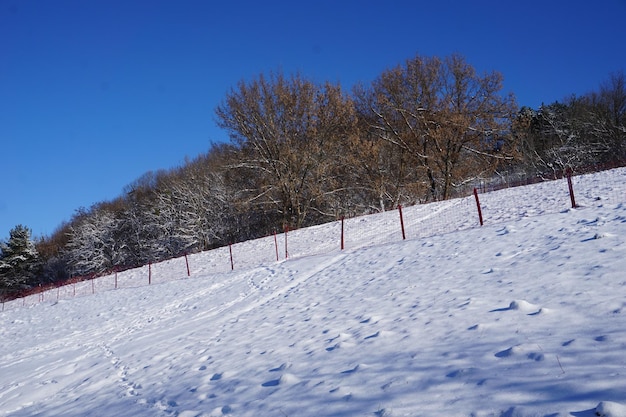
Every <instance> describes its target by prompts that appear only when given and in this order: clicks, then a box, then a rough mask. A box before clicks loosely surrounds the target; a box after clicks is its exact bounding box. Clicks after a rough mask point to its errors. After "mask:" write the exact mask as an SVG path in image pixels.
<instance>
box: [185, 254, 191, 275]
mask: <svg viewBox="0 0 626 417" xmlns="http://www.w3.org/2000/svg"><path fill="white" fill-rule="evenodd" d="M185 265H187V276H188V277H189V276H191V272H190V271H189V259H187V254H186V253H185Z"/></svg>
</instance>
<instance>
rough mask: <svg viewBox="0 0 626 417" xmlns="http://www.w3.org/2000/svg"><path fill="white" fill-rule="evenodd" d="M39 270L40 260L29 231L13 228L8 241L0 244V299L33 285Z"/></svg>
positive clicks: (23, 228)
mask: <svg viewBox="0 0 626 417" xmlns="http://www.w3.org/2000/svg"><path fill="white" fill-rule="evenodd" d="M39 268H40V259H39V254H38V252H37V249H36V248H35V243H34V242H33V241H32V240H31V230H30V229H28V228H27V227H25V226H23V225H18V226H15V227H14V228H13V229H12V230H11V232H10V237H9V240H8V241H7V242H6V243H5V242H0V297H3V298H4V297H7V296H10V295H11V293H15V292H16V291H19V290H20V289H24V288H26V287H27V286H28V285H32V284H34V281H35V278H36V276H37V272H38V271H39Z"/></svg>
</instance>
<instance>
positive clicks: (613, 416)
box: [596, 401, 626, 417]
mask: <svg viewBox="0 0 626 417" xmlns="http://www.w3.org/2000/svg"><path fill="white" fill-rule="evenodd" d="M596 415H597V416H599V417H626V405H623V404H620V403H615V402H611V401H602V402H601V403H600V404H598V406H597V407H596Z"/></svg>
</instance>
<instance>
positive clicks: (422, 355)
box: [0, 170, 626, 417]
mask: <svg viewBox="0 0 626 417" xmlns="http://www.w3.org/2000/svg"><path fill="white" fill-rule="evenodd" d="M611 172H612V173H613V174H612V175H614V176H618V178H623V176H624V170H614V171H611ZM603 175H607V174H603ZM594 177H595V176H589V178H586V179H585V181H587V183H588V185H587V186H586V187H588V189H587V188H585V189H584V190H582V189H581V191H580V195H581V197H580V202H579V204H581V205H582V206H583V208H579V209H571V208H568V202H569V197H568V196H567V190H566V189H565V191H564V192H565V198H566V200H565V201H562V199H560V198H558V199H556V198H555V200H552V199H551V198H550V199H548V198H546V197H545V196H546V193H547V191H550V190H549V187H550V186H555V185H556V184H552V183H547V184H537V185H534V186H530V187H524V188H523V189H519V192H522V191H523V193H522V194H520V195H518V196H515V192H517V191H518V189H511V190H502V191H499V192H496V193H492V194H484V195H481V196H480V197H481V203H483V204H484V211H485V212H490V215H489V216H490V217H487V216H486V218H487V219H492V220H491V224H490V222H488V221H486V225H485V226H484V227H482V228H475V227H474V226H473V225H471V223H472V222H475V221H477V219H476V218H475V217H474V216H475V212H473V213H472V217H470V216H469V214H468V215H467V216H465V217H463V216H461V217H459V218H458V219H457V220H456V221H457V223H456V227H457V228H458V227H466V228H467V230H463V231H458V232H453V231H450V230H446V229H445V227H450V226H446V225H445V224H444V223H443V222H439V224H440V225H441V226H437V227H441V228H442V232H441V233H442V234H435V235H431V236H429V237H416V236H415V235H409V236H408V237H409V239H408V240H406V241H400V240H399V239H398V235H399V234H400V231H399V229H394V228H393V225H396V226H398V227H399V225H398V223H397V222H398V220H397V216H398V213H397V212H390V213H386V214H384V215H380V216H368V217H367V218H365V219H363V218H357V219H350V220H351V222H352V223H351V224H350V227H353V231H354V230H356V228H357V227H358V226H355V224H356V225H362V224H363V223H370V224H369V225H368V226H370V225H372V223H374V222H377V221H379V222H381V223H384V222H389V229H388V230H389V234H388V235H385V234H384V233H378V234H371V232H370V230H371V229H372V228H371V227H362V228H361V229H360V230H361V231H362V234H361V235H358V236H361V237H360V238H354V239H353V240H352V241H351V243H348V242H349V241H348V240H347V241H346V247H347V250H345V251H343V252H341V251H339V250H338V239H336V238H335V236H337V234H336V232H337V223H333V224H330V225H324V226H318V227H316V228H312V229H309V230H301V231H295V232H293V233H291V232H290V239H293V242H294V243H293V246H292V244H291V240H290V241H289V245H290V249H289V254H290V259H288V260H286V261H285V260H283V259H282V257H281V261H280V262H276V261H275V247H274V240H273V239H274V238H273V237H270V238H267V239H266V240H259V241H256V242H248V243H247V245H249V246H247V247H244V246H242V248H244V249H242V253H246V254H249V255H250V258H254V256H259V258H260V257H261V256H268V255H267V252H269V257H270V260H269V261H267V260H266V261H263V262H261V263H255V262H253V260H249V261H248V262H249V264H245V263H244V262H243V261H240V262H241V263H240V264H239V265H237V264H236V266H235V268H236V269H235V271H233V272H231V271H230V263H229V261H227V262H226V265H225V266H224V265H223V262H222V254H219V253H217V252H215V253H211V252H206V253H203V254H198V255H194V256H192V257H190V266H191V267H192V274H191V277H190V278H187V277H186V271H185V266H184V260H182V263H181V260H172V261H169V262H167V263H162V264H157V265H152V268H153V274H154V275H153V276H154V279H153V284H154V285H151V286H147V285H145V284H143V286H140V287H136V288H130V286H131V285H134V283H135V282H143V281H144V278H145V279H146V280H147V275H146V270H145V269H143V268H141V269H138V270H134V271H128V272H127V273H125V274H126V275H125V276H123V277H122V276H121V275H122V274H120V277H118V278H119V279H120V282H122V280H126V281H124V282H125V285H127V287H124V286H122V288H120V289H118V290H115V291H112V290H111V291H110V290H107V291H104V289H105V286H104V284H103V285H102V287H101V288H102V291H97V290H96V293H95V294H94V295H90V294H89V291H90V290H91V287H88V288H87V291H86V293H85V296H82V297H76V298H68V299H60V301H58V302H57V301H56V300H53V299H52V297H47V296H46V298H45V300H47V301H44V302H43V303H39V304H36V305H29V306H27V307H26V308H22V307H19V306H16V307H12V308H9V309H7V310H5V311H4V312H2V313H1V314H0V334H2V335H3V337H2V338H0V415H10V416H18V417H21V416H57V415H65V416H79V415H116V416H183V417H198V416H202V417H209V416H276V415H278V416H282V415H286V416H305V417H306V416H311V417H313V416H336V417H339V416H341V417H344V416H345V417H347V416H477V417H479V416H480V417H488V416H489V417H490V416H494V417H531V416H546V417H547V416H552V417H555V416H577V417H591V416H595V415H605V416H608V417H616V416H622V417H623V416H626V411H625V410H626V407H625V405H626V377H625V376H626V355H625V352H626V330H625V328H626V327H625V325H626V316H625V314H626V275H624V270H626V205H625V204H621V203H618V202H609V200H608V197H606V196H612V195H618V194H619V193H620V192H622V193H623V189H617V190H616V189H613V190H608V189H606V190H604V189H602V188H601V183H606V182H603V181H602V180H601V179H597V180H594V179H593V178H594ZM580 181H581V183H582V179H581V180H580ZM550 184H552V185H550ZM611 184H614V185H615V184H618V185H619V184H621V181H619V180H617V181H616V180H615V179H613V180H612V182H611ZM561 185H562V184H561ZM546 187H548V189H547V188H546ZM582 187H583V185H582V184H579V188H582ZM546 190H547V191H546ZM547 194H549V195H553V193H547ZM598 196H601V198H600V199H598ZM602 196H605V197H602ZM557 201H558V203H557ZM520 202H527V203H526V205H521V204H520ZM472 204H475V203H474V201H473V197H472V199H468V200H459V201H452V202H445V203H442V204H441V205H437V206H436V208H435V209H434V210H432V211H424V210H425V208H424V207H419V208H418V209H415V211H413V212H412V211H411V210H410V209H406V210H405V224H406V225H407V231H408V230H417V229H418V228H413V229H410V227H412V225H417V224H421V225H424V224H426V222H427V221H428V219H429V218H434V217H428V216H429V214H431V213H433V212H435V211H437V212H438V213H439V216H442V215H443V214H442V213H457V212H458V207H457V210H452V209H450V210H452V211H448V210H449V207H450V206H452V205H457V206H459V205H461V206H463V205H465V206H467V208H468V213H469V210H470V209H474V210H475V206H474V207H473V206H472ZM533 204H534V205H533ZM516 211H517V213H518V214H517V215H516V216H514V217H513V215H512V214H511V213H513V212H516ZM531 212H532V214H537V215H539V214H541V215H540V216H533V217H528V216H529V215H530V214H528V213H531ZM520 213H521V215H520ZM523 213H527V214H526V215H524V214H523ZM546 213H550V214H546ZM454 216H456V214H449V215H448V218H450V219H454V218H456V217H454ZM509 216H511V217H512V218H514V220H511V219H509ZM494 219H501V220H502V222H500V223H497V224H496V221H495V220H494ZM433 224H434V223H433ZM433 227H435V226H433ZM470 227H471V228H470ZM424 229H426V227H424ZM380 230H387V229H384V228H380ZM412 233H417V232H412ZM292 235H293V236H292ZM354 235H356V233H353V236H354ZM400 239H401V236H400ZM329 241H330V242H334V244H332V245H329V246H328V247H324V246H323V245H325V244H327V243H326V242H329ZM389 241H392V243H387V242H389ZM298 242H308V245H309V247H312V248H315V247H316V245H317V244H318V242H319V245H320V246H321V249H319V250H318V251H317V253H318V254H317V255H314V256H301V257H299V255H300V254H303V253H304V252H302V251H301V249H299V247H304V246H303V244H300V243H298ZM298 245H302V246H298ZM333 245H334V246H333ZM233 249H234V250H235V249H237V248H235V247H233ZM314 253H315V252H314ZM256 254H258V255H256ZM272 255H273V256H274V260H273V261H272V260H271V257H272ZM246 259H248V258H246ZM216 268H222V269H221V270H220V271H218V272H214V271H215V269H216ZM168 275H169V276H168ZM105 278H106V279H110V277H104V278H102V279H101V280H103V282H106V281H105ZM87 285H91V284H90V283H89V284H87Z"/></svg>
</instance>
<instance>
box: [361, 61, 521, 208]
mask: <svg viewBox="0 0 626 417" xmlns="http://www.w3.org/2000/svg"><path fill="white" fill-rule="evenodd" d="M501 89H502V76H501V75H500V74H499V73H497V72H492V73H488V74H485V75H482V76H481V75H478V74H477V73H476V71H475V69H474V68H473V67H472V66H470V65H469V64H468V63H466V62H465V60H464V59H463V58H462V57H461V56H459V55H452V56H450V57H448V58H446V59H439V58H436V57H433V58H428V57H421V56H416V57H415V58H413V59H410V60H408V61H406V63H405V64H404V65H400V66H397V67H395V68H393V69H390V70H388V71H385V72H384V73H383V74H382V75H381V76H380V77H379V78H378V79H376V80H375V81H374V82H373V84H372V87H371V88H369V89H365V88H360V89H357V90H356V91H355V95H356V97H357V98H358V108H359V111H360V112H361V114H363V115H364V117H365V118H366V120H370V121H371V124H370V129H371V131H372V132H375V133H376V134H377V136H378V137H379V138H380V139H381V140H384V141H387V142H389V143H391V144H393V145H394V146H395V147H396V148H397V149H398V152H407V153H408V155H410V157H411V158H412V161H411V163H412V165H413V166H412V167H411V169H413V170H414V171H416V173H417V178H419V181H420V184H421V186H420V187H419V188H420V189H421V192H422V193H424V194H423V195H424V198H425V199H431V198H432V199H446V198H448V197H450V196H451V195H452V192H453V189H454V187H456V186H459V185H462V183H463V182H464V181H467V180H469V179H472V178H473V177H476V176H479V175H488V174H489V172H490V171H492V170H493V168H494V166H495V165H497V163H498V162H499V161H501V160H502V159H506V158H510V157H511V155H510V153H509V152H510V151H512V150H513V147H511V146H509V137H508V127H509V123H510V120H511V118H512V116H513V114H514V113H515V111H516V104H515V100H514V98H513V96H512V95H507V96H501V95H500V90H501Z"/></svg>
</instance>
